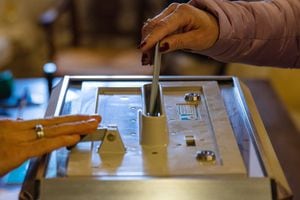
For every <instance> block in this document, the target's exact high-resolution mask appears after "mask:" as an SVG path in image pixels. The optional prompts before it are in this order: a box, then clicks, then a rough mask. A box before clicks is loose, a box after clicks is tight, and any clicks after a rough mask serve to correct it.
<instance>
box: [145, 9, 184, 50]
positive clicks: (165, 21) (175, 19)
mask: <svg viewBox="0 0 300 200" xmlns="http://www.w3.org/2000/svg"><path fill="white" fill-rule="evenodd" d="M178 7H182V4H179V5H178V6H177V7H176V8H175V9H174V10H173V12H171V13H170V14H169V15H167V16H165V17H164V18H162V19H160V20H159V21H158V22H157V23H156V24H155V26H154V28H153V29H152V30H151V31H150V30H148V32H149V33H148V34H147V35H146V36H145V37H144V40H143V41H142V44H143V45H142V47H141V50H142V51H143V52H145V51H147V50H149V49H151V48H152V47H153V46H154V45H155V44H156V43H157V42H158V41H160V40H161V39H163V38H164V37H166V36H167V35H170V34H172V33H174V32H176V31H177V30H178V29H180V28H182V27H184V26H185V25H187V23H188V20H186V19H185V18H186V17H185V16H184V15H181V16H180V12H179V11H180V10H178Z"/></svg>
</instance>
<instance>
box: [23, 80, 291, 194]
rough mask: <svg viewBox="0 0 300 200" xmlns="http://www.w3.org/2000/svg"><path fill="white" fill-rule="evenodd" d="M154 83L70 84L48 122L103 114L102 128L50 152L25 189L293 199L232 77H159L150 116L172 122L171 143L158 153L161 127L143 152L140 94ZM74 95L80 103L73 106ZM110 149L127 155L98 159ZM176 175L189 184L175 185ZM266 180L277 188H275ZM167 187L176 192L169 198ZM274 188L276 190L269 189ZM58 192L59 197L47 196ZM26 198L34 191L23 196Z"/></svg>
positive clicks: (58, 93) (57, 94)
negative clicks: (38, 182)
mask: <svg viewBox="0 0 300 200" xmlns="http://www.w3.org/2000/svg"><path fill="white" fill-rule="evenodd" d="M150 82H151V77H120V76H113V77H107V76H91V77H87V76H74V77H73V76H69V77H65V78H64V80H63V81H62V83H61V84H60V85H59V87H57V88H56V89H55V90H54V91H53V94H54V95H53V96H52V100H50V105H49V109H48V110H47V116H53V115H55V116H56V115H65V114H77V113H82V114H94V113H98V114H100V115H102V122H101V128H99V129H98V131H97V133H94V134H91V135H89V136H87V138H84V139H83V140H87V141H85V142H84V141H82V142H81V143H79V144H78V145H77V147H76V148H74V149H73V150H72V151H71V152H69V151H67V150H66V149H65V148H62V149H59V150H58V151H57V153H56V152H54V153H52V154H50V155H49V157H50V159H49V163H48V162H47V160H48V159H44V160H46V161H44V160H42V161H40V160H38V161H37V162H32V165H35V166H38V167H36V168H32V167H31V169H32V170H31V171H30V172H29V175H28V178H27V179H28V180H26V182H25V183H27V184H26V185H27V186H28V185H30V183H31V184H32V183H33V180H35V179H36V178H38V179H40V180H41V183H42V184H41V187H40V188H39V192H40V194H41V196H40V197H41V198H42V199H47V198H49V199H54V198H55V199H56V195H58V198H60V197H59V195H61V198H62V199H68V198H69V197H68V195H70V196H72V195H74V191H76V192H78V196H76V197H80V198H82V199H87V198H89V195H95V196H99V195H101V196H102V195H103V197H104V198H105V197H106V196H107V197H108V196H109V195H113V196H111V198H113V199H122V198H123V197H124V198H125V199H141V196H139V195H141V194H143V199H150V198H152V199H153V195H154V194H155V195H157V196H156V197H158V198H159V197H161V198H164V197H163V195H164V194H168V196H167V197H168V199H170V198H169V197H170V194H171V195H173V194H174V198H173V199H178V198H180V199H186V198H185V197H191V199H199V198H203V199H212V198H214V197H215V198H217V197H219V199H226V197H228V198H227V199H271V198H273V197H274V196H272V194H271V192H273V193H274V194H275V193H276V192H277V196H278V197H281V198H282V197H283V198H288V197H291V191H290V188H289V186H288V184H287V182H286V180H285V177H284V175H283V173H282V170H281V168H280V165H279V163H278V160H277V159H276V155H275V153H274V151H273V149H272V146H271V145H269V144H268V141H267V139H268V138H267V137H268V136H267V134H266V133H265V130H264V128H263V127H262V126H261V124H260V123H259V120H260V119H259V116H258V115H254V119H252V116H251V114H252V113H256V112H257V111H256V108H255V105H254V106H253V104H252V103H250V104H249V105H250V107H249V108H248V103H249V102H252V99H251V96H249V95H248V96H246V98H245V97H244V94H243V91H242V89H241V88H240V85H239V81H238V80H237V79H236V78H234V77H161V78H160V90H159V92H160V94H159V95H158V96H159V100H157V102H158V103H159V104H157V102H156V105H160V106H158V107H156V109H157V110H156V111H158V112H157V113H159V114H157V116H148V117H155V119H158V115H160V116H161V115H164V116H165V117H166V120H163V121H164V125H165V126H166V127H167V129H164V130H166V134H165V135H166V136H167V138H166V139H167V141H168V142H162V143H161V144H165V145H155V144H160V143H158V141H159V137H163V135H164V134H161V133H162V131H161V130H160V129H159V127H158V126H162V125H158V124H156V125H155V124H152V125H150V126H148V127H147V128H146V129H147V131H148V133H147V134H146V135H149V134H151V133H153V132H155V133H156V134H157V137H155V138H157V139H156V140H155V142H150V145H148V146H147V145H141V144H140V139H141V138H140V135H139V134H138V133H140V128H141V127H142V126H143V122H141V118H139V115H138V113H144V114H145V113H146V114H147V111H146V110H147V109H148V108H147V107H149V106H147V103H145V102H147V101H148V100H147V97H146V98H145V95H144V96H143V92H142V89H141V88H143V86H144V85H146V84H149V83H150ZM71 91H72V92H71ZM74 92H76V93H77V94H79V95H76V96H77V98H75V99H74V98H70V97H69V96H68V95H71V94H72V93H74ZM187 94H188V95H187ZM186 96H190V97H186ZM183 97H186V98H187V99H186V98H183ZM200 97H201V98H200ZM189 98H190V99H189ZM186 100H188V101H186ZM146 116H147V115H146ZM110 124H116V127H115V129H114V130H111V132H110V131H107V130H106V128H104V127H109V125H110ZM111 128H113V127H111ZM162 141H164V140H162ZM105 144H108V145H110V147H109V148H108V150H107V151H106V152H111V149H114V150H113V151H114V152H121V153H115V154H112V153H100V154H99V153H98V148H99V147H100V149H99V151H101V148H102V147H104V146H103V145H105ZM112 144H116V146H113V145H112ZM125 147H126V150H125ZM105 149H106V148H105ZM53 169H55V170H57V171H55V170H54V171H52V170H53ZM44 174H45V177H44ZM61 176H63V177H67V178H60V177H61ZM178 176H181V177H182V176H183V177H185V178H186V179H187V180H184V181H183V180H182V181H181V180H178V179H176V177H178ZM46 177H47V178H46ZM79 177H89V178H84V179H82V178H79ZM150 177H151V180H149V178H150ZM161 177H168V180H163V179H160V178H161ZM203 177H208V178H209V180H211V179H214V180H213V181H209V180H206V179H205V178H203ZM241 177H243V179H241ZM254 177H257V178H254ZM48 178H51V179H48ZM270 178H272V179H274V180H275V183H276V186H277V187H271V183H270ZM103 179H105V180H106V181H108V180H109V181H108V182H105V181H104V180H103ZM116 180H117V181H116ZM125 182H126V183H125ZM83 183H87V184H83ZM90 183H91V184H90ZM95 183H97V184H95ZM98 183H99V184H98ZM148 183H149V184H150V183H151V184H150V185H147V184H148ZM172 183H174V184H172ZM183 183H184V185H183ZM61 185H62V186H61ZM100 185H101V188H100ZM98 186H99V188H97V187H98ZM127 186H128V187H127ZM152 186H153V187H152ZM156 186H157V188H156ZM169 186H172V191H173V192H169V191H168V187H169ZM79 187H80V190H77V189H76V188H79ZM130 188H131V189H134V192H133V191H131V190H130ZM145 188H147V190H146V189H145ZM149 188H153V189H155V192H152V193H151V195H150V194H149V195H148V194H147V191H151V189H149ZM174 188H175V189H174ZM276 188H280V190H278V191H276V190H273V189H276ZM123 189H124V190H123ZM148 189H149V190H148ZM54 190H55V191H57V192H56V193H51V191H54ZM271 190H272V191H271ZM29 191H30V190H29ZM62 191H63V192H62ZM69 191H70V192H69ZM107 191H110V192H107ZM122 191H123V193H122ZM124 191H126V192H125V194H126V195H124ZM137 191H140V192H141V193H139V192H137ZM174 191H176V192H174ZM212 191H214V192H212ZM216 191H217V192H216ZM26 192H28V187H27V188H26V187H24V190H23V191H22V193H26ZM62 193H63V194H62ZM96 193H97V194H96ZM175 194H177V195H175ZM34 195H35V194H33V196H34ZM128 195H129V196H128ZM130 195H132V196H130ZM181 195H183V196H184V197H183V196H181ZM218 195H219V196H218ZM253 195H255V196H253ZM275 196H276V195H275ZM64 197H65V198H64ZM131 197H132V198H131ZM167 197H165V199H166V198H167ZM194 197H195V198H194ZM36 198H37V197H36ZM80 198H79V199H80Z"/></svg>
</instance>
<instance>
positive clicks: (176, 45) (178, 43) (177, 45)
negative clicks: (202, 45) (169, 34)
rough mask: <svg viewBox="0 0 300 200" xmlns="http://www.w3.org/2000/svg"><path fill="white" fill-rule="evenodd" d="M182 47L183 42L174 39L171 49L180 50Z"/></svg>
mask: <svg viewBox="0 0 300 200" xmlns="http://www.w3.org/2000/svg"><path fill="white" fill-rule="evenodd" d="M182 47H183V41H182V40H179V39H176V40H174V41H173V48H174V49H180V48H182Z"/></svg>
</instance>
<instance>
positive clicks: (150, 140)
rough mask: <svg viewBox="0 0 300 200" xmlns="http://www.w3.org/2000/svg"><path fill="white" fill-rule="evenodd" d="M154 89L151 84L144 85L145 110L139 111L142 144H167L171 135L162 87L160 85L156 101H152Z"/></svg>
mask: <svg viewBox="0 0 300 200" xmlns="http://www.w3.org/2000/svg"><path fill="white" fill-rule="evenodd" d="M152 89H153V88H152V85H151V84H145V85H144V86H143V87H142V98H143V110H142V111H139V137H140V144H141V145H144V146H149V147H151V146H166V145H168V143H169V136H168V125H167V120H166V115H165V111H164V107H163V105H164V104H163V96H162V92H161V87H160V85H158V88H157V90H158V91H157V94H156V99H155V101H154V102H151V95H152V93H151V92H152ZM151 103H152V104H153V105H151ZM152 106H153V108H151V107H152Z"/></svg>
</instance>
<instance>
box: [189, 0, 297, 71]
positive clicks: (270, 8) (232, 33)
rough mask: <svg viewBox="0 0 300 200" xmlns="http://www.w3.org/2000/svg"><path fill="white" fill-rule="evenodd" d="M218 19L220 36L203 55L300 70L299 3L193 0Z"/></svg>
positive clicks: (277, 0)
mask: <svg viewBox="0 0 300 200" xmlns="http://www.w3.org/2000/svg"><path fill="white" fill-rule="evenodd" d="M189 3H190V4H192V5H193V6H195V7H197V8H199V9H202V10H206V11H208V12H210V13H212V14H213V15H214V16H216V18H217V19H218V23H219V27H220V33H219V38H218V40H217V41H216V43H215V44H214V45H213V47H211V48H209V49H206V50H204V51H201V52H200V53H201V54H204V55H207V56H209V57H212V58H214V59H216V60H219V61H223V62H243V63H248V64H254V65H265V66H281V67H291V68H300V0H265V1H255V2H246V1H227V0H192V1H190V2H189Z"/></svg>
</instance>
